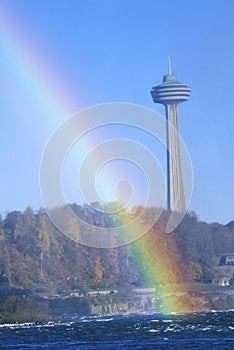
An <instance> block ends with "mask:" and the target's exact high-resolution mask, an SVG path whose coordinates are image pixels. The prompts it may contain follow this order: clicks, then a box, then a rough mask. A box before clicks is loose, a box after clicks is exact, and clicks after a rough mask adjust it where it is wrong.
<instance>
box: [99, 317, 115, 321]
mask: <svg viewBox="0 0 234 350" xmlns="http://www.w3.org/2000/svg"><path fill="white" fill-rule="evenodd" d="M96 321H97V322H109V321H113V317H111V318H98V319H97V320H96Z"/></svg>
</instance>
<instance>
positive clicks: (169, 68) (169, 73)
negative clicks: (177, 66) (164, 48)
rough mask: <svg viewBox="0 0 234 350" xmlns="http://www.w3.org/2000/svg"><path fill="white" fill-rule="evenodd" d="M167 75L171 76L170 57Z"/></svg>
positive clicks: (169, 58)
mask: <svg viewBox="0 0 234 350" xmlns="http://www.w3.org/2000/svg"><path fill="white" fill-rule="evenodd" d="M168 75H171V57H170V56H168Z"/></svg>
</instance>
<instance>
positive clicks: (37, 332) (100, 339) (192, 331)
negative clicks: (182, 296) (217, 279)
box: [0, 311, 234, 350]
mask: <svg viewBox="0 0 234 350" xmlns="http://www.w3.org/2000/svg"><path fill="white" fill-rule="evenodd" d="M0 349H1V350H2V349H14V350H15V349H24V350H25V349H56V350H57V349H62V350H67V349H69V350H71V349H83V350H87V349H88V350H92V349H222V350H223V349H234V311H229V312H212V313H199V314H191V315H176V314H173V315H160V314H152V315H128V316H106V317H93V318H88V317H84V318H81V319H76V318H75V317H73V318H72V319H70V320H69V321H68V322H55V323H54V322H49V323H47V324H43V325H39V324H21V325H17V324H14V325H10V324H5V325H0Z"/></svg>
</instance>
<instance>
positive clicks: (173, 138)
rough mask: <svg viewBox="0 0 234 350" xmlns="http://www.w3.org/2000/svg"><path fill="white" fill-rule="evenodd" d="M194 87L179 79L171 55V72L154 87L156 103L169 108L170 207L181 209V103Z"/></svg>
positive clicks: (182, 200)
mask: <svg viewBox="0 0 234 350" xmlns="http://www.w3.org/2000/svg"><path fill="white" fill-rule="evenodd" d="M190 93H191V89H190V87H189V86H188V85H186V84H182V83H180V82H179V81H178V80H177V77H176V75H175V74H173V73H172V72H171V62H170V57H168V73H167V74H166V75H164V77H163V82H162V83H161V84H159V85H157V86H155V87H153V88H152V90H151V96H152V98H153V101H154V102H155V103H161V104H163V105H164V106H165V108H166V118H167V208H168V209H169V210H172V211H177V212H182V211H184V210H186V209H187V206H186V199H185V186H184V176H183V166H182V156H181V145H180V130H179V116H178V104H179V103H181V102H185V101H187V100H188V99H189V97H190Z"/></svg>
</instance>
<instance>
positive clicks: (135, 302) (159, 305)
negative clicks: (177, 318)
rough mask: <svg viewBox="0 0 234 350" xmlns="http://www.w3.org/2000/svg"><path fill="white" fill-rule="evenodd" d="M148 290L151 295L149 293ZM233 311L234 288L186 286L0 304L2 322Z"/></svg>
mask: <svg viewBox="0 0 234 350" xmlns="http://www.w3.org/2000/svg"><path fill="white" fill-rule="evenodd" d="M146 291H148V293H147V292H146ZM233 309H234V289H233V288H214V287H212V286H204V288H202V287H197V286H193V288H191V286H190V287H187V288H186V287H184V288H182V286H180V288H179V290H178V289H177V290H176V291H169V292H167V293H165V292H164V293H163V292H159V293H157V292H156V293H155V292H152V291H150V292H149V289H145V292H144V289H141V290H139V292H138V294H137V293H135V294H133V293H132V294H131V293H128V294H126V295H124V294H123V293H115V294H108V295H106V294H105V295H103V294H99V295H95V296H83V297H80V296H60V297H59V296H57V297H53V296H46V297H45V296H44V297H43V296H33V297H26V298H23V297H9V298H6V299H4V300H3V299H2V300H1V301H0V323H6V322H47V321H50V320H58V319H64V318H66V317H70V316H71V315H73V316H74V315H75V316H76V317H84V316H105V315H116V314H120V315H121V314H122V315H125V314H137V313H147V312H148V313H151V312H161V313H165V312H178V313H191V312H209V311H212V310H217V311H225V310H233Z"/></svg>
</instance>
